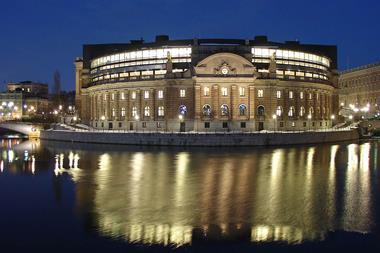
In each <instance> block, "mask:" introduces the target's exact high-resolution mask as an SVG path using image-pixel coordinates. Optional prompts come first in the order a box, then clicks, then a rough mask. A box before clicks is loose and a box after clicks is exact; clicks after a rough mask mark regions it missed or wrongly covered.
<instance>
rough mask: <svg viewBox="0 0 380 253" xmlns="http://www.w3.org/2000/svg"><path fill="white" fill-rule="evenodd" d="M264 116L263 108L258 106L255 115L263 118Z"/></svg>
mask: <svg viewBox="0 0 380 253" xmlns="http://www.w3.org/2000/svg"><path fill="white" fill-rule="evenodd" d="M264 114H265V109H264V106H262V105H259V106H258V107H257V115H258V116H264Z"/></svg>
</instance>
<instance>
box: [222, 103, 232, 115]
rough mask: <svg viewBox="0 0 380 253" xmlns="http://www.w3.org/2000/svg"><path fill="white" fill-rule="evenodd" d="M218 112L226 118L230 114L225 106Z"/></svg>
mask: <svg viewBox="0 0 380 253" xmlns="http://www.w3.org/2000/svg"><path fill="white" fill-rule="evenodd" d="M220 112H221V114H222V116H228V114H229V113H230V112H229V109H228V106H227V105H226V104H224V105H222V106H221V107H220Z"/></svg>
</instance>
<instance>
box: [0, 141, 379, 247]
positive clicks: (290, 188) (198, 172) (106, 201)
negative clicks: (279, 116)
mask: <svg viewBox="0 0 380 253" xmlns="http://www.w3.org/2000/svg"><path fill="white" fill-rule="evenodd" d="M1 143H2V145H1V159H0V203H1V204H0V249H1V248H3V249H9V250H12V251H24V250H31V249H33V250H34V249H36V250H37V249H38V250H39V251H40V252H41V251H44V250H46V251H47V252H48V251H50V252H51V251H52V250H53V251H55V252H57V251H62V252H68V251H71V252H73V251H75V250H77V251H89V252H95V251H96V252H97V251H99V252H104V251H109V250H112V251H113V252H119V251H120V252H126V251H127V250H130V252H145V251H154V252H167V251H183V252H192V251H194V252H195V251H199V252H202V251H204V252H216V251H214V250H215V249H217V251H220V252H224V251H226V252H231V250H234V251H235V252H238V251H239V250H238V251H236V249H244V250H248V249H261V250H264V251H265V250H267V251H270V250H275V251H276V252H278V251H279V250H280V249H281V250H301V251H302V250H304V249H305V248H307V249H309V248H310V249H315V248H318V249H326V248H328V249H337V248H343V249H346V251H347V250H349V249H355V248H356V247H357V248H360V249H363V248H364V249H368V250H369V249H374V248H376V247H379V244H378V243H377V242H378V240H379V238H380V209H379V208H380V204H379V197H380V191H379V182H380V177H379V171H378V164H379V158H378V156H379V143H380V142H378V141H374V140H372V141H366V142H360V143H339V144H325V145H310V146H288V147H281V148H277V147H272V148H262V147H259V148H254V147H251V148H186V149H185V148H168V147H166V148H164V147H161V148H159V147H133V146H114V145H93V144H91V145H89V144H74V143H63V142H41V141H38V140H21V139H2V140H1ZM0 251H1V250H0ZM128 252H129V251H128Z"/></svg>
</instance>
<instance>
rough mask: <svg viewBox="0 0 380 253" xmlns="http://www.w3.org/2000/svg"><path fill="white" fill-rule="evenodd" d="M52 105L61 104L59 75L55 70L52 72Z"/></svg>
mask: <svg viewBox="0 0 380 253" xmlns="http://www.w3.org/2000/svg"><path fill="white" fill-rule="evenodd" d="M53 95H54V104H55V105H59V104H60V103H61V75H60V74H59V71H58V70H56V71H55V72H54V90H53Z"/></svg>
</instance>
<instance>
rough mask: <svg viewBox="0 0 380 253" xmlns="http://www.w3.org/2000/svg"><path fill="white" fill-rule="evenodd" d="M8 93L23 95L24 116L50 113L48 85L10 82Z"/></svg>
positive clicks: (30, 82)
mask: <svg viewBox="0 0 380 253" xmlns="http://www.w3.org/2000/svg"><path fill="white" fill-rule="evenodd" d="M7 91H8V94H15V93H17V94H21V98H22V103H23V109H24V110H23V116H32V115H34V114H44V113H48V112H49V105H50V102H49V99H48V96H49V87H48V85H47V84H45V83H39V82H32V81H23V82H18V83H15V82H10V83H8V85H7Z"/></svg>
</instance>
